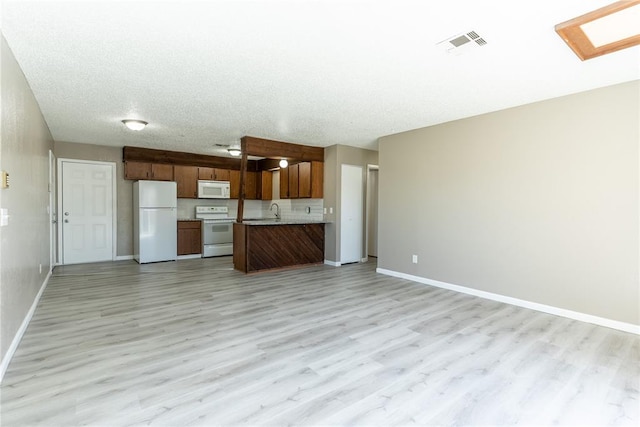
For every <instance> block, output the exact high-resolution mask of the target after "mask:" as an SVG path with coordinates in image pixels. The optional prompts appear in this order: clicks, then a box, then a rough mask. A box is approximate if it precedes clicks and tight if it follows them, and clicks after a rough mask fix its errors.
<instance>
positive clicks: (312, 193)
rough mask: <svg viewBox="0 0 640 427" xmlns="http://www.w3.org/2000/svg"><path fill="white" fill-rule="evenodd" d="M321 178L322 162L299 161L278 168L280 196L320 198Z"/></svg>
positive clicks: (322, 173)
mask: <svg viewBox="0 0 640 427" xmlns="http://www.w3.org/2000/svg"><path fill="white" fill-rule="evenodd" d="M323 180H324V163H323V162H300V163H296V164H295V165H289V167H287V168H280V198H281V199H304V198H307V199H308V198H312V199H321V198H322V197H323V189H322V187H323V185H324V184H323Z"/></svg>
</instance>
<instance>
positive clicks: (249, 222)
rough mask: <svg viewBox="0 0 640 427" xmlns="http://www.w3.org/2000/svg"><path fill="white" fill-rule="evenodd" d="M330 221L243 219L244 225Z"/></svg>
mask: <svg viewBox="0 0 640 427" xmlns="http://www.w3.org/2000/svg"><path fill="white" fill-rule="evenodd" d="M328 222H329V221H324V220H313V219H281V220H277V221H276V220H275V219H273V218H266V219H243V220H242V224H244V225H304V224H327V223H328Z"/></svg>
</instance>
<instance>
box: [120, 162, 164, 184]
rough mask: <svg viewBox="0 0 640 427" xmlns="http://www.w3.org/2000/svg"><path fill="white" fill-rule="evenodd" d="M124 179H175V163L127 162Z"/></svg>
mask: <svg viewBox="0 0 640 427" xmlns="http://www.w3.org/2000/svg"><path fill="white" fill-rule="evenodd" d="M124 179H132V180H140V179H152V180H156V181H173V165H165V164H156V163H146V162H125V163H124Z"/></svg>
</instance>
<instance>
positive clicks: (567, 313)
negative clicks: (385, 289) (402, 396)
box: [376, 268, 640, 335]
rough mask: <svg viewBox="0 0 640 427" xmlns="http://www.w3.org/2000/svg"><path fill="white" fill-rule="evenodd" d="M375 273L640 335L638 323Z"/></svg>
mask: <svg viewBox="0 0 640 427" xmlns="http://www.w3.org/2000/svg"><path fill="white" fill-rule="evenodd" d="M376 273H380V274H385V275H387V276H393V277H398V278H400V279H407V280H411V281H413V282H418V283H422V284H425V285H430V286H435V287H438V288H443V289H448V290H450V291H455V292H461V293H463V294H468V295H473V296H477V297H480V298H485V299H490V300H493V301H498V302H504V303H506V304H511V305H516V306H519V307H524V308H530V309H532V310H536V311H541V312H543V313H547V314H553V315H556V316H561V317H567V318H569V319H573V320H579V321H581V322H586V323H592V324H594V325H599V326H605V327H607V328H612V329H617V330H620V331H623V332H629V333H631V334H636V335H640V325H634V324H632V323H626V322H620V321H618V320H613V319H607V318H605V317H598V316H593V315H591V314H586V313H581V312H578V311H572V310H567V309H564V308H560V307H554V306H551V305H546V304H540V303H537V302H532V301H527V300H523V299H518V298H513V297H509V296H506V295H500V294H494V293H492V292H486V291H481V290H478V289H473V288H468V287H466V286H460V285H453V284H451V283H446V282H440V281H438V280H433V279H427V278H425V277H420V276H414V275H412V274H406V273H400V272H398V271H393V270H387V269H385V268H376Z"/></svg>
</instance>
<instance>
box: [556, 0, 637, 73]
mask: <svg viewBox="0 0 640 427" xmlns="http://www.w3.org/2000/svg"><path fill="white" fill-rule="evenodd" d="M639 19H640V0H626V1H618V2H615V3H612V4H610V5H609V6H605V7H602V8H600V9H596V10H594V11H592V12H589V13H587V14H585V15H582V16H578V17H577V18H574V19H571V20H569V21H566V22H563V23H561V24H558V25H556V27H555V29H556V32H557V33H558V35H559V36H560V37H562V40H564V41H565V43H567V44H568V45H569V47H570V48H571V49H572V50H573V51H574V52H575V54H576V55H578V57H579V58H580V59H581V60H583V61H584V60H585V59H591V58H595V57H596V56H600V55H605V54H607V53H611V52H615V51H618V50H621V49H626V48H628V47H631V46H636V45H638V44H640V34H639V33H638V24H637V23H638V20H639Z"/></svg>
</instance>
